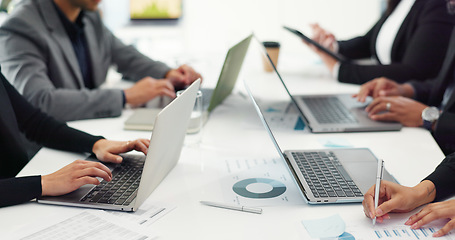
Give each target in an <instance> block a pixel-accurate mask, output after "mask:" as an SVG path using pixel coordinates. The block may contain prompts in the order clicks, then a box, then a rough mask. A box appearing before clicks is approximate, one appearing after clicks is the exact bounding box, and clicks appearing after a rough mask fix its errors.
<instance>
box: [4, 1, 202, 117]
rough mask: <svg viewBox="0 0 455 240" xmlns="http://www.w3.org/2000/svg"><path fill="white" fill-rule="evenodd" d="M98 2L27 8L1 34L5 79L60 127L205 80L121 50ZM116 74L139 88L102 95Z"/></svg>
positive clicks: (118, 111)
mask: <svg viewBox="0 0 455 240" xmlns="http://www.w3.org/2000/svg"><path fill="white" fill-rule="evenodd" d="M99 2H100V0H24V1H22V2H21V3H20V4H19V5H17V6H16V7H15V10H14V11H13V13H12V15H11V16H10V17H9V18H8V19H7V20H6V21H5V22H4V23H3V25H2V26H1V28H0V64H1V68H2V72H3V73H4V75H5V76H6V78H7V79H8V80H9V81H11V83H12V84H13V85H14V86H15V87H16V89H18V90H19V92H20V93H21V94H22V95H24V96H25V98H26V99H27V100H28V101H30V102H31V103H32V104H33V105H34V106H36V107H39V108H41V109H42V110H43V111H44V112H46V113H48V114H49V115H51V116H53V117H55V118H57V119H58V120H62V121H70V120H78V119H90V118H102V117H114V116H119V115H120V114H121V111H122V109H123V107H124V106H125V104H129V105H133V106H137V105H142V104H144V103H146V102H147V101H149V100H151V99H153V98H155V97H157V96H169V97H175V91H174V88H175V87H178V88H181V87H184V86H186V85H189V84H190V83H191V82H193V81H194V80H196V79H197V78H199V77H200V75H199V74H198V73H197V72H195V71H194V70H193V69H192V68H191V67H189V66H187V65H182V66H180V67H179V68H177V69H171V68H170V67H168V66H166V65H165V64H164V63H161V62H158V61H154V60H151V59H150V58H148V57H146V56H144V55H142V54H141V53H139V52H138V51H137V50H136V49H135V48H134V47H132V46H126V45H124V44H123V43H122V42H121V41H120V40H119V39H117V38H116V37H115V36H114V35H113V34H112V32H110V31H109V30H108V29H107V28H106V27H105V26H104V25H103V23H102V20H101V18H100V15H99V13H98V11H96V10H97V6H98V4H99ZM111 66H116V67H117V71H119V72H120V73H121V74H123V77H124V78H126V79H129V80H132V81H135V84H134V85H133V86H132V87H130V88H128V89H125V90H119V89H100V88H99V86H100V85H101V84H103V83H104V82H105V79H106V75H107V72H108V69H109V68H110V67H111Z"/></svg>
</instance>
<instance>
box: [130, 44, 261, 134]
mask: <svg viewBox="0 0 455 240" xmlns="http://www.w3.org/2000/svg"><path fill="white" fill-rule="evenodd" d="M252 37H253V35H250V36H248V37H246V38H245V39H243V40H242V41H240V42H239V43H237V44H236V45H234V46H232V47H231V48H230V49H229V50H228V52H227V54H226V58H225V60H224V64H223V67H222V69H221V73H220V76H219V78H218V82H217V84H216V87H215V88H214V89H208V88H203V89H201V91H202V107H203V112H204V113H203V121H204V123H205V122H206V121H207V119H208V115H209V114H210V113H211V112H212V111H213V110H214V109H215V108H216V107H217V106H218V105H220V104H221V103H222V102H223V101H224V99H226V98H227V97H228V96H229V95H230V94H231V92H232V90H233V89H234V86H235V83H236V82H237V78H238V76H239V73H240V70H241V68H242V64H243V60H244V59H245V55H246V53H247V50H248V46H249V44H250V41H251V38H252ZM159 111H160V110H159V109H156V108H147V109H136V110H135V112H134V113H133V115H131V116H130V117H129V118H128V119H127V120H126V122H125V124H124V129H127V130H153V125H154V122H153V119H154V116H155V115H156V114H157V113H158V112H159ZM193 125H194V124H193V123H192V121H190V127H189V128H188V133H191V130H192V129H198V128H194V127H191V126H193ZM196 125H197V124H196Z"/></svg>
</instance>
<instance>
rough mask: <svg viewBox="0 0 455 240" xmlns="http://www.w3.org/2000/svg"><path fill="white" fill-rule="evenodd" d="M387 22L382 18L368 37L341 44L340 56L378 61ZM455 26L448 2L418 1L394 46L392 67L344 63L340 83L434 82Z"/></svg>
mask: <svg viewBox="0 0 455 240" xmlns="http://www.w3.org/2000/svg"><path fill="white" fill-rule="evenodd" d="M384 20H385V19H384V18H381V20H379V21H378V23H377V24H376V25H375V26H374V27H373V28H372V29H371V30H370V31H369V32H368V33H367V34H366V35H365V36H364V37H361V38H354V39H352V40H349V41H346V42H340V44H339V45H340V53H341V54H343V55H345V56H348V57H350V58H351V59H359V58H367V57H374V58H376V59H377V57H376V53H375V45H376V38H377V34H378V32H379V30H380V27H381V26H382V23H383V21H384ZM454 24H455V19H454V18H453V16H451V15H449V14H448V13H447V9H446V5H445V1H444V0H432V1H428V0H417V1H416V2H415V4H414V6H413V7H412V8H411V11H410V12H409V14H408V16H407V17H406V19H405V20H404V22H403V24H402V26H401V28H400V30H399V32H398V33H397V36H396V38H395V41H394V43H393V46H392V63H391V64H389V65H381V64H377V65H359V64H356V63H354V62H352V61H347V62H343V63H341V64H340V69H339V72H338V80H339V81H340V82H346V83H355V84H363V83H365V82H367V81H369V80H372V79H374V78H377V77H387V78H391V79H393V80H395V81H397V82H400V83H402V82H406V81H409V80H411V79H415V80H425V79H429V78H434V77H436V75H437V74H438V72H439V70H440V68H441V65H442V62H443V60H444V56H445V54H446V51H447V46H448V44H449V39H450V35H451V31H452V28H453V26H454ZM367 44H368V47H369V48H367ZM355 46H357V47H358V49H357V48H356V47H355ZM352 49H357V50H355V51H353V50H352Z"/></svg>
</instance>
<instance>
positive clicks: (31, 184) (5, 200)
mask: <svg viewBox="0 0 455 240" xmlns="http://www.w3.org/2000/svg"><path fill="white" fill-rule="evenodd" d="M41 191H42V189H41V176H31V177H20V178H9V179H0V195H1V197H0V207H5V206H10V205H15V204H19V203H24V202H26V201H29V200H31V199H34V198H37V197H39V196H41Z"/></svg>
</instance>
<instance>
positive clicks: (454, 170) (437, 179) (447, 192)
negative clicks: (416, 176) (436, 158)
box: [424, 153, 455, 201]
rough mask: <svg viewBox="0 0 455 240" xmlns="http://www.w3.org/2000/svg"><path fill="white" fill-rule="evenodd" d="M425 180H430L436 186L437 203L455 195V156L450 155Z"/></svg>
mask: <svg viewBox="0 0 455 240" xmlns="http://www.w3.org/2000/svg"><path fill="white" fill-rule="evenodd" d="M424 180H430V181H432V182H433V183H434V185H435V186H436V198H435V201H440V200H443V199H445V198H448V197H450V196H451V195H454V194H455V188H454V183H455V154H454V153H452V154H450V155H448V156H447V157H446V158H445V159H444V160H443V161H442V162H441V163H440V164H439V166H437V167H436V169H435V170H434V172H433V173H431V174H430V175H429V176H428V177H426V178H425V179H424Z"/></svg>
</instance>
